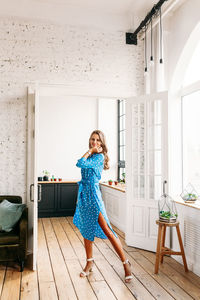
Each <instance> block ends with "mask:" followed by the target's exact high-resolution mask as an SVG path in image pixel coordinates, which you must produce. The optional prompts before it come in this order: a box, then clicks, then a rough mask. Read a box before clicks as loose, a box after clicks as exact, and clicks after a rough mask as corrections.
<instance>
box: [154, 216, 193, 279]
mask: <svg viewBox="0 0 200 300" xmlns="http://www.w3.org/2000/svg"><path fill="white" fill-rule="evenodd" d="M156 224H157V225H159V227H158V240H157V250H156V261H155V274H157V273H158V269H159V262H161V263H163V256H164V255H165V254H168V255H182V258H183V264H184V268H185V272H187V271H188V267H187V262H186V258H185V252H184V248H183V243H182V238H181V233H180V229H179V222H175V223H168V222H161V221H159V220H157V221H156ZM167 226H168V227H176V231H177V235H178V240H179V245H180V249H181V251H180V252H177V251H172V250H171V249H169V248H167V247H165V235H166V227H167Z"/></svg>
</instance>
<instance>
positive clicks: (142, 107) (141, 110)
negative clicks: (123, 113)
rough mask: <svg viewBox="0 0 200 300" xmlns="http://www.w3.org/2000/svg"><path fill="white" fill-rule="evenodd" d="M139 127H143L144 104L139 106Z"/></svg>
mask: <svg viewBox="0 0 200 300" xmlns="http://www.w3.org/2000/svg"><path fill="white" fill-rule="evenodd" d="M140 126H144V103H141V104H140Z"/></svg>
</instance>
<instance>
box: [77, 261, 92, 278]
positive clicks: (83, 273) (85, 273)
mask: <svg viewBox="0 0 200 300" xmlns="http://www.w3.org/2000/svg"><path fill="white" fill-rule="evenodd" d="M86 261H93V263H94V258H93V257H91V258H87V260H86ZM92 267H93V266H92ZM92 267H91V268H90V269H89V270H88V271H87V272H85V271H81V273H80V277H87V276H88V275H89V274H90V272H92ZM81 274H82V275H83V276H81Z"/></svg>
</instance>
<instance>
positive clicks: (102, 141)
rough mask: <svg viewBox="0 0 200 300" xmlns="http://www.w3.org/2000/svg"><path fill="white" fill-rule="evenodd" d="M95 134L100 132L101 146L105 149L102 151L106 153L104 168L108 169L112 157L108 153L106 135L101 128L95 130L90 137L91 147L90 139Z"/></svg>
mask: <svg viewBox="0 0 200 300" xmlns="http://www.w3.org/2000/svg"><path fill="white" fill-rule="evenodd" d="M93 134H98V136H99V139H100V141H101V147H102V149H103V151H102V152H101V153H103V154H104V170H108V169H109V168H110V166H109V163H108V162H109V160H110V159H109V157H108V154H107V152H108V148H107V145H106V138H105V135H104V133H103V132H102V131H101V130H94V131H93V132H92V133H91V135H90V138H89V148H91V144H90V140H91V138H92V136H93Z"/></svg>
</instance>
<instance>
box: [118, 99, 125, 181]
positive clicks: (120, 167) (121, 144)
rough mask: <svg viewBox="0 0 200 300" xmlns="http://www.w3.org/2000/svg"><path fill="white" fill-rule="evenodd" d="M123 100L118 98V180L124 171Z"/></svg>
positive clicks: (121, 177)
mask: <svg viewBox="0 0 200 300" xmlns="http://www.w3.org/2000/svg"><path fill="white" fill-rule="evenodd" d="M125 145H126V141H125V100H118V180H120V179H123V175H122V174H123V173H125V149H126V148H125Z"/></svg>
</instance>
